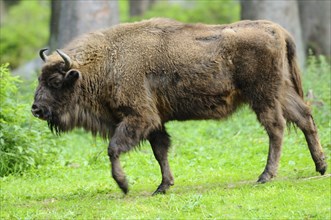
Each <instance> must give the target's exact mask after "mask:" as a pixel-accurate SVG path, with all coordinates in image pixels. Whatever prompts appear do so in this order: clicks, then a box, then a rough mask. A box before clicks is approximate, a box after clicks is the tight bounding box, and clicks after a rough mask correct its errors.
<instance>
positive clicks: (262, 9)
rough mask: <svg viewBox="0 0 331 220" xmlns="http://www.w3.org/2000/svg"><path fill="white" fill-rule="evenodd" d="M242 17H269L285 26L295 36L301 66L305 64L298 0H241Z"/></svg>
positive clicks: (252, 18)
mask: <svg viewBox="0 0 331 220" xmlns="http://www.w3.org/2000/svg"><path fill="white" fill-rule="evenodd" d="M241 19H250V20H257V19H267V20H271V21H274V22H276V23H278V24H280V25H281V26H283V27H284V28H285V29H287V30H288V31H289V32H290V33H291V34H292V36H293V37H294V39H295V42H296V46H297V54H298V60H299V63H300V67H303V66H304V63H305V50H304V46H303V39H302V33H301V25H300V16H299V7H298V2H297V1H296V0H291V1H288V0H278V1H269V0H241Z"/></svg>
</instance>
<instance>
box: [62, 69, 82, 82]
mask: <svg viewBox="0 0 331 220" xmlns="http://www.w3.org/2000/svg"><path fill="white" fill-rule="evenodd" d="M79 77H80V72H79V71H78V70H75V69H72V70H69V71H68V72H67V73H66V75H65V77H64V82H65V84H67V85H70V84H74V83H75V82H76V80H77V79H79Z"/></svg>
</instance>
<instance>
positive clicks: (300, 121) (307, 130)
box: [283, 92, 327, 175]
mask: <svg viewBox="0 0 331 220" xmlns="http://www.w3.org/2000/svg"><path fill="white" fill-rule="evenodd" d="M283 112H284V117H285V118H286V120H288V121H289V122H292V123H294V124H296V125H297V126H298V127H299V128H300V130H301V131H302V132H303V133H304V135H305V138H306V141H307V144H308V148H309V151H310V154H311V157H312V158H313V160H314V163H315V167H316V171H318V172H319V173H320V174H322V175H323V174H324V173H325V171H326V168H327V163H326V161H325V156H324V153H323V149H322V146H321V144H320V141H319V138H318V134H317V128H316V125H315V123H314V119H313V116H312V114H311V111H310V109H309V107H308V106H307V105H306V104H305V103H304V101H303V99H302V98H301V97H300V96H299V95H297V94H296V93H294V92H289V93H288V94H287V96H286V98H285V100H284V103H283Z"/></svg>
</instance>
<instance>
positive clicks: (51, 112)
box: [31, 49, 81, 133]
mask: <svg viewBox="0 0 331 220" xmlns="http://www.w3.org/2000/svg"><path fill="white" fill-rule="evenodd" d="M45 50H47V49H42V50H40V52H39V54H40V57H41V59H42V60H43V61H44V62H45V64H44V66H43V68H42V73H41V75H40V76H39V78H38V81H39V84H38V87H37V89H36V92H35V97H34V103H33V105H32V109H31V111H32V114H33V115H34V116H35V117H37V118H40V119H42V120H46V121H47V122H48V125H49V127H50V129H51V130H52V131H55V132H56V133H59V132H61V131H67V130H69V129H70V128H71V127H70V126H69V123H68V117H70V112H72V111H73V108H74V107H75V104H76V103H77V100H76V99H77V98H76V97H77V95H76V94H75V93H76V92H77V90H79V89H77V86H78V85H79V79H80V76H81V74H80V72H79V71H78V70H77V69H74V68H73V63H72V61H71V59H70V57H69V56H68V55H67V54H65V53H64V52H62V51H60V50H56V52H57V53H54V54H52V55H50V56H46V55H45V53H44V52H45Z"/></svg>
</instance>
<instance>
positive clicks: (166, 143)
mask: <svg viewBox="0 0 331 220" xmlns="http://www.w3.org/2000/svg"><path fill="white" fill-rule="evenodd" d="M148 140H149V142H150V144H151V146H152V149H153V153H154V156H155V158H156V160H157V161H158V163H159V165H160V169H161V173H162V182H161V184H160V185H159V186H158V188H157V189H156V191H155V192H154V193H153V195H157V194H164V193H165V192H166V190H168V189H169V188H170V186H172V185H174V178H173V176H172V174H171V170H170V166H169V162H168V149H169V147H170V137H169V135H168V133H167V132H166V130H165V128H164V127H163V128H162V129H161V130H157V131H154V132H152V133H151V134H150V135H149V137H148Z"/></svg>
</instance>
